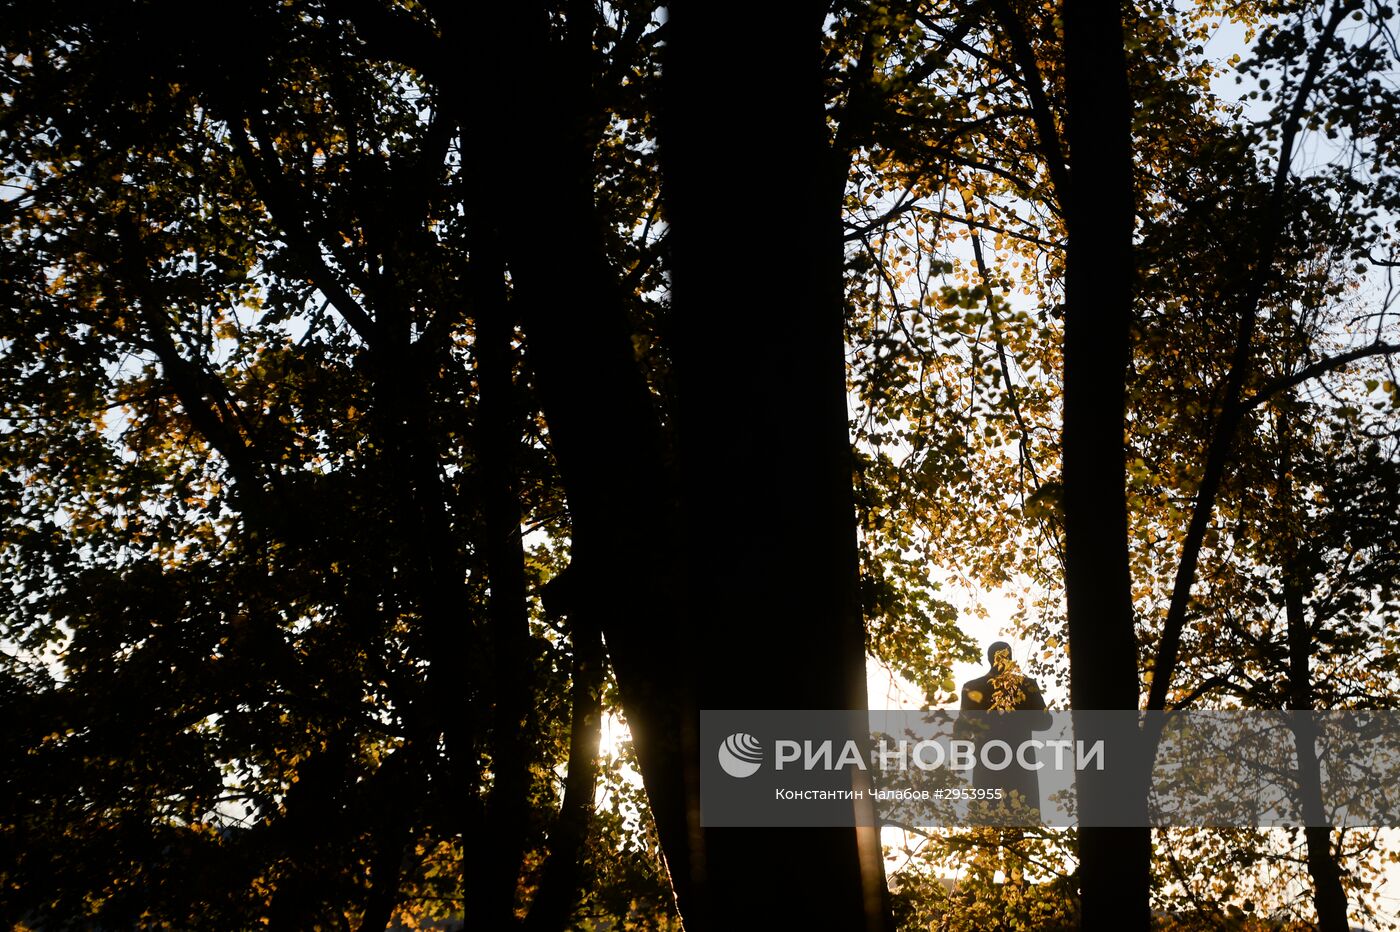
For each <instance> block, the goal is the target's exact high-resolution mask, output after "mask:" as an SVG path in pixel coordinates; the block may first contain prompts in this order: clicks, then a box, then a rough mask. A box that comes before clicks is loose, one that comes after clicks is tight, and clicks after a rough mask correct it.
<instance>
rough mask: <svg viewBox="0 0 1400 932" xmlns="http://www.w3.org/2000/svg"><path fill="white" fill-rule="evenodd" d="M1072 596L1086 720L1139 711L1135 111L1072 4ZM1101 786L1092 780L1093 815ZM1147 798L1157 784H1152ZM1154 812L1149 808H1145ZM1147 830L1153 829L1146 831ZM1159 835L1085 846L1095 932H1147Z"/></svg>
mask: <svg viewBox="0 0 1400 932" xmlns="http://www.w3.org/2000/svg"><path fill="white" fill-rule="evenodd" d="M1063 14H1064V30H1065V66H1066V111H1067V117H1066V136H1067V141H1068V143H1069V159H1070V170H1071V174H1070V188H1069V191H1068V192H1060V194H1061V201H1062V204H1063V205H1064V208H1065V219H1066V225H1067V227H1068V233H1069V237H1068V245H1067V249H1066V260H1065V266H1066V271H1065V279H1066V281H1065V295H1066V301H1065V303H1066V313H1065V347H1064V355H1065V360H1064V367H1065V372H1064V437H1063V444H1064V446H1063V456H1064V466H1063V477H1064V514H1065V593H1066V601H1067V605H1068V623H1069V637H1070V699H1071V703H1072V705H1073V707H1074V708H1076V709H1136V708H1137V707H1138V678H1137V638H1136V635H1135V632H1134V621H1133V605H1132V590H1131V579H1130V576H1129V564H1128V521H1127V498H1126V469H1125V465H1126V464H1125V460H1124V421H1125V410H1126V408H1125V406H1126V381H1125V380H1126V376H1127V368H1128V363H1129V352H1130V347H1129V326H1130V322H1131V315H1132V282H1133V248H1132V237H1133V179H1132V132H1131V121H1130V114H1131V104H1130V100H1129V96H1128V84H1127V67H1126V61H1125V57H1124V51H1123V29H1122V16H1121V10H1120V7H1119V4H1118V3H1116V2H1109V0H1065V2H1064V7H1063ZM1099 779H1100V778H1099V777H1098V776H1097V774H1095V773H1094V772H1092V771H1086V772H1084V773H1083V774H1081V775H1080V780H1079V795H1080V799H1081V806H1084V805H1085V804H1086V803H1091V802H1092V800H1093V799H1094V797H1095V796H1096V795H1098V793H1099V787H1098V786H1097V781H1098V780H1099ZM1144 790H1145V786H1144ZM1144 808H1145V806H1144ZM1144 824H1145V823H1144ZM1151 847H1152V844H1151V831H1150V829H1147V828H1145V827H1143V828H1137V827H1134V828H1112V829H1106V828H1084V829H1081V830H1080V835H1079V857H1080V865H1079V878H1080V897H1081V910H1082V912H1081V922H1082V927H1083V928H1084V929H1113V930H1120V929H1146V928H1148V925H1149V922H1150V915H1149V906H1148V896H1149V876H1150V875H1149V868H1150V863H1151Z"/></svg>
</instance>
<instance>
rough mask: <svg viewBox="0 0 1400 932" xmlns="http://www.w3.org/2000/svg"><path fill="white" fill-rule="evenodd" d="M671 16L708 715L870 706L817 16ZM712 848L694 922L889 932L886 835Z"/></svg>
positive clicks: (696, 619) (675, 217)
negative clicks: (712, 711) (882, 849)
mask: <svg viewBox="0 0 1400 932" xmlns="http://www.w3.org/2000/svg"><path fill="white" fill-rule="evenodd" d="M669 13H670V16H669V27H668V28H669V30H670V32H669V35H668V39H667V57H666V59H665V61H664V63H663V82H664V85H663V88H664V89H663V111H662V123H661V125H660V133H661V137H660V140H661V155H662V164H663V180H664V183H665V187H664V204H665V207H666V216H667V221H668V223H669V225H670V234H669V235H670V245H671V257H672V265H671V268H672V273H673V279H672V282H673V299H672V307H673V310H674V314H675V318H676V323H675V333H676V344H675V346H676V355H675V359H676V372H677V382H678V392H679V397H680V405H679V408H678V423H679V428H678V429H679V435H680V459H681V477H682V478H681V483H682V501H683V510H682V514H683V529H684V539H685V542H686V543H685V549H684V554H685V565H686V570H687V583H688V585H687V588H686V592H687V600H686V607H687V609H688V611H689V612H690V615H691V618H692V619H693V621H692V624H691V630H693V631H695V632H696V633H697V635H698V637H699V639H700V643H699V645H698V646H699V647H700V652H699V656H700V658H701V661H702V664H703V665H702V673H703V674H704V675H702V676H701V677H700V678H699V684H700V685H699V703H700V707H701V708H730V709H737V708H755V709H763V708H808V709H864V708H865V707H866V696H865V676H864V656H865V650H864V629H863V624H862V620H861V615H860V609H859V599H858V584H859V558H858V552H857V542H856V528H855V506H854V502H853V498H852V458H851V446H850V438H849V431H848V415H847V407H846V374H845V360H844V316H845V315H844V291H843V277H842V260H843V253H842V240H841V234H842V229H841V198H842V193H843V190H844V183H845V177H844V171H843V170H842V168H843V166H844V161H843V160H842V159H841V158H840V157H839V156H838V154H837V153H836V152H835V151H834V150H833V147H832V143H831V139H830V133H829V131H828V129H827V125H826V117H825V113H824V107H823V89H822V75H821V70H820V62H821V59H820V42H821V25H822V14H821V10H820V8H818V7H812V8H811V9H810V10H807V11H805V12H804V11H801V10H794V9H791V8H785V7H773V8H770V7H766V6H762V5H759V6H753V5H749V6H745V7H743V8H742V9H741V8H739V7H735V6H733V5H724V4H721V5H713V4H709V5H706V4H701V3H697V2H691V0H677V2H673V3H671V4H670V6H669ZM752 216H757V217H758V218H759V220H758V222H756V223H754V222H749V223H744V224H743V225H739V222H740V221H739V218H744V217H752ZM737 269H742V270H743V271H744V272H745V273H747V274H745V275H744V276H743V277H742V279H741V278H740V276H739V275H737V274H736V273H735V270H737ZM701 753H712V749H707V748H702V749H701ZM704 852H705V862H704V874H703V877H702V883H703V885H704V887H703V888H704V890H705V899H704V911H703V912H701V913H699V914H698V915H696V914H694V913H689V914H687V915H686V922H687V928H693V929H708V928H728V927H731V926H732V925H733V924H735V923H736V921H738V920H739V917H742V924H743V925H745V926H746V927H755V928H756V927H761V926H772V927H775V928H776V927H783V928H827V929H845V930H858V929H867V928H882V927H883V926H884V925H885V924H886V922H887V918H886V916H887V911H886V910H885V909H884V906H883V891H884V878H883V873H882V868H881V862H880V858H879V844H878V837H877V833H876V831H875V829H873V828H871V829H867V830H861V831H857V830H853V829H817V828H810V829H805V830H799V831H793V830H758V829H747V830H745V829H715V830H709V831H706V832H705V833H704Z"/></svg>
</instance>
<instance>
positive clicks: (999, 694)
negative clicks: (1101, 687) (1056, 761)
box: [959, 641, 1053, 810]
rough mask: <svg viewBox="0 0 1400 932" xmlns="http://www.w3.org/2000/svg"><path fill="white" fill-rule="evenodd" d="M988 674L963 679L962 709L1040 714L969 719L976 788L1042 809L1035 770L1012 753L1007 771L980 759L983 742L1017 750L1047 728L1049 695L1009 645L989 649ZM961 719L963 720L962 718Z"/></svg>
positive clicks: (1014, 804)
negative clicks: (1022, 667) (1018, 663)
mask: <svg viewBox="0 0 1400 932" xmlns="http://www.w3.org/2000/svg"><path fill="white" fill-rule="evenodd" d="M987 664H988V666H989V667H990V669H988V670H987V672H986V674H984V675H983V676H979V677H977V678H976V679H973V680H968V681H967V682H966V683H964V684H963V688H962V701H961V704H960V706H959V708H960V709H961V710H962V711H964V712H1019V713H1039V714H1038V715H1028V714H1020V715H1006V716H1000V715H998V716H970V718H971V719H983V721H978V722H975V723H974V722H968V723H967V727H965V728H962V729H959V730H960V731H962V732H963V733H964V734H967V735H969V736H971V737H972V738H973V740H974V741H976V742H977V745H978V748H977V750H978V754H977V765H976V766H975V767H974V768H973V771H972V785H973V786H974V787H975V788H977V789H982V790H996V789H999V790H1001V791H1002V794H1003V795H1002V799H1001V803H1002V804H1003V805H1004V806H1005V807H1006V808H1007V809H1011V810H1015V809H1017V808H1030V809H1039V808H1040V781H1039V779H1038V778H1037V775H1036V771H1035V770H1032V769H1030V768H1028V767H1024V766H1022V765H1021V763H1020V760H1019V759H1018V758H1016V757H1015V756H1014V753H1013V759H1012V760H1011V762H1010V764H1009V766H1007V767H1006V768H1005V769H1003V770H993V769H991V768H989V767H986V766H984V765H983V763H982V754H981V749H982V746H983V745H984V744H985V743H986V742H988V741H992V740H999V741H1005V742H1006V743H1007V745H1009V746H1010V747H1011V749H1012V751H1013V752H1015V751H1016V749H1018V748H1020V746H1021V745H1022V744H1023V743H1024V742H1026V741H1029V740H1030V737H1031V732H1033V731H1044V730H1045V729H1047V728H1049V727H1050V726H1051V725H1052V724H1053V720H1052V719H1051V717H1050V713H1049V712H1048V711H1047V710H1046V708H1045V696H1044V695H1042V694H1041V692H1040V685H1039V684H1038V683H1036V681H1035V680H1033V679H1031V678H1030V677H1029V676H1026V675H1025V674H1023V673H1021V671H1020V669H1019V668H1018V667H1017V666H1016V662H1015V661H1014V660H1012V659H1011V645H1010V644H1008V643H1006V642H1005V641H997V642H996V643H994V644H992V645H991V646H990V647H988V648H987ZM959 724H962V723H961V722H960V723H959Z"/></svg>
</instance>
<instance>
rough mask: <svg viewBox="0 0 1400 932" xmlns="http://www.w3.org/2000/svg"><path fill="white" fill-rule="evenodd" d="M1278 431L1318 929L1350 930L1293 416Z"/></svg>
mask: <svg viewBox="0 0 1400 932" xmlns="http://www.w3.org/2000/svg"><path fill="white" fill-rule="evenodd" d="M1278 432H1279V438H1280V446H1281V450H1282V454H1281V456H1280V462H1279V501H1280V503H1281V504H1282V514H1281V515H1280V522H1279V523H1280V527H1281V529H1282V534H1281V538H1282V545H1283V607H1284V617H1285V619H1286V621H1287V625H1288V704H1289V706H1290V707H1291V708H1292V709H1294V710H1295V711H1296V712H1297V713H1298V714H1297V715H1296V716H1295V717H1294V721H1293V746H1294V750H1295V752H1296V753H1297V755H1298V791H1299V794H1300V795H1301V797H1302V810H1303V819H1304V821H1305V822H1306V823H1307V827H1306V828H1304V830H1303V840H1304V843H1305V844H1306V846H1307V865H1308V875H1309V876H1310V877H1311V878H1312V882H1313V908H1314V909H1316V910H1317V928H1318V932H1347V930H1348V929H1350V928H1351V926H1350V925H1349V924H1348V922H1347V895H1346V889H1345V888H1344V887H1343V886H1342V872H1341V866H1340V865H1339V864H1338V863H1337V857H1336V854H1335V853H1334V852H1333V851H1332V829H1331V828H1330V827H1329V826H1327V825H1326V824H1324V823H1325V822H1326V808H1325V806H1324V805H1323V796H1322V773H1321V768H1320V767H1319V765H1318V760H1317V728H1316V725H1315V723H1314V722H1313V716H1312V712H1313V688H1312V669H1311V667H1312V647H1313V633H1312V631H1311V630H1310V628H1309V625H1308V617H1307V607H1306V606H1305V605H1304V599H1305V597H1306V591H1307V588H1308V585H1309V581H1308V574H1307V572H1306V570H1305V569H1304V568H1303V560H1302V554H1301V553H1300V552H1299V550H1298V547H1299V534H1298V533H1297V530H1298V517H1297V515H1296V514H1295V504H1294V500H1293V495H1294V492H1293V477H1292V473H1293V455H1292V437H1291V434H1290V429H1289V417H1288V415H1287V414H1280V415H1279V419H1278Z"/></svg>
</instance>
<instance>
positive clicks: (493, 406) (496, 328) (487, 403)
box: [468, 224, 532, 929]
mask: <svg viewBox="0 0 1400 932" xmlns="http://www.w3.org/2000/svg"><path fill="white" fill-rule="evenodd" d="M498 235H499V234H498V231H497V230H496V229H494V228H490V227H486V226H485V224H483V225H482V226H481V227H479V228H478V229H477V232H476V234H475V235H473V237H472V246H471V249H472V256H471V269H470V277H471V287H470V292H471V313H472V318H473V321H474V322H475V325H476V326H475V331H476V339H475V342H474V344H473V349H474V350H475V356H476V377H477V392H478V397H479V399H480V401H479V403H478V405H477V432H476V433H477V451H476V452H477V462H478V464H479V465H478V472H479V480H480V482H481V509H482V514H481V519H482V522H481V523H482V544H481V553H482V557H483V559H484V562H485V564H486V574H487V581H488V582H489V584H490V587H491V591H490V595H489V598H488V602H487V634H488V640H489V644H490V651H489V657H490V669H491V677H492V683H491V686H492V695H493V698H494V706H493V714H492V716H491V725H490V727H491V740H490V747H491V752H492V772H493V774H494V779H493V781H492V785H491V792H490V794H489V795H488V796H487V799H486V807H485V814H484V815H485V832H486V837H488V838H490V839H492V845H491V846H490V850H489V851H483V852H481V855H480V856H479V858H478V859H477V863H476V865H475V867H476V869H475V870H474V871H473V876H472V877H470V878H468V879H469V881H470V882H472V883H473V884H474V885H475V887H474V890H473V891H472V896H471V897H470V898H469V901H468V902H469V904H470V905H471V906H474V907H475V910H474V912H475V914H476V915H477V916H478V919H477V922H478V923H479V925H480V927H481V928H483V929H485V928H510V927H512V926H513V925H514V924H515V895H516V887H517V883H518V880H519V875H520V865H521V857H522V854H523V852H524V847H525V829H526V820H527V818H528V815H529V792H530V781H529V734H530V731H531V730H532V729H531V723H530V722H529V719H530V700H531V683H530V678H529V676H528V671H529V670H530V669H531V658H530V654H529V651H530V638H529V634H530V623H529V614H528V610H527V607H526V601H525V549H524V542H523V540H522V539H521V533H520V498H519V491H518V488H517V485H518V483H517V480H516V475H517V469H518V463H519V453H518V451H519V448H520V444H521V437H522V433H523V431H522V424H521V416H520V415H519V414H518V413H517V406H516V404H515V397H516V390H515V384H514V375H513V369H514V355H515V354H514V351H513V350H512V348H511V343H512V341H513V339H514V336H515V326H514V322H513V320H512V317H511V313H510V308H509V307H508V305H507V302H506V286H505V261H504V258H503V257H502V255H501V253H500V249H499V242H498V240H497V237H498ZM477 847H478V848H484V847H485V846H480V845H478V846H477Z"/></svg>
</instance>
